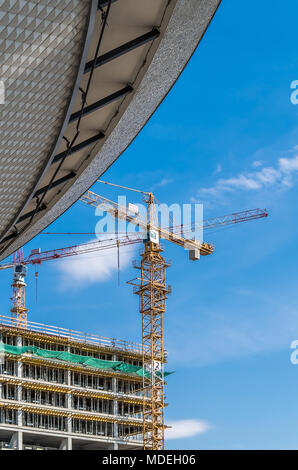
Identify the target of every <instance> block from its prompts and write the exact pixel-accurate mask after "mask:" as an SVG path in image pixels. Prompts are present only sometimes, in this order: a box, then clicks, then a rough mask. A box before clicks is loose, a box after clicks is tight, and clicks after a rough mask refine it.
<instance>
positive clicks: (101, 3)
mask: <svg viewBox="0 0 298 470" xmlns="http://www.w3.org/2000/svg"><path fill="white" fill-rule="evenodd" d="M115 2H117V0H111V3H115ZM109 3H110V0H98V9H99V10H101V9H102V8H104V7H107V6H108V4H109Z"/></svg>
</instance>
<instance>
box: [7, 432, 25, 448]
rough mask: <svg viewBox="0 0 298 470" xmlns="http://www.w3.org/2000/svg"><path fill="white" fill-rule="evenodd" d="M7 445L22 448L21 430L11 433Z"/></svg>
mask: <svg viewBox="0 0 298 470" xmlns="http://www.w3.org/2000/svg"><path fill="white" fill-rule="evenodd" d="M9 446H10V447H11V448H12V449H17V450H23V431H16V432H15V433H13V435H12V438H11V439H10V443H9Z"/></svg>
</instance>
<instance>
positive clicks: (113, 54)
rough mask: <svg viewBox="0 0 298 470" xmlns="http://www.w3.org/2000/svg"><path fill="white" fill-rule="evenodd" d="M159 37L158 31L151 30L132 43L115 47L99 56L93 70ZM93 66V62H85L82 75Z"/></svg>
mask: <svg viewBox="0 0 298 470" xmlns="http://www.w3.org/2000/svg"><path fill="white" fill-rule="evenodd" d="M158 36H160V32H159V31H158V29H157V28H153V29H152V30H151V31H149V33H146V34H143V35H142V36H139V37H137V38H136V39H133V40H132V41H129V42H127V43H125V44H122V46H119V47H116V49H112V50H111V51H109V52H107V53H106V54H103V55H101V56H99V57H98V58H97V59H96V61H95V68H97V67H100V66H101V65H104V64H107V63H108V62H111V61H112V60H114V59H117V57H120V56H122V55H124V54H127V53H128V52H130V51H133V50H134V49H137V48H138V47H140V46H143V45H144V44H146V43H147V42H150V41H153V40H154V39H156V38H158ZM92 66H93V60H90V62H87V64H86V67H85V71H84V73H88V72H90V70H91V69H92Z"/></svg>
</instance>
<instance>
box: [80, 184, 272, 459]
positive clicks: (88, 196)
mask: <svg viewBox="0 0 298 470" xmlns="http://www.w3.org/2000/svg"><path fill="white" fill-rule="evenodd" d="M98 182H100V183H104V184H107V185H110V186H114V187H118V188H122V189H125V190H131V191H136V192H139V193H142V194H143V199H144V201H145V203H146V205H147V211H146V217H144V218H143V217H141V216H140V215H139V214H138V212H137V211H136V210H135V207H136V206H134V205H132V204H128V207H126V206H123V205H120V204H117V203H116V202H113V201H110V200H109V199H107V198H105V197H103V196H100V195H98V194H96V193H94V192H92V191H87V192H86V193H85V194H84V195H83V196H82V197H81V198H80V200H81V201H82V202H84V203H85V204H87V205H89V206H91V207H95V208H99V209H101V210H102V211H105V212H107V213H109V214H111V215H112V216H113V217H114V218H115V219H120V220H125V221H126V222H130V223H133V224H135V225H136V226H138V227H140V228H142V229H143V230H144V232H145V237H144V250H143V252H142V254H141V262H140V264H139V265H137V264H135V265H134V267H135V268H137V269H138V270H139V272H140V275H139V276H138V277H137V278H135V279H133V280H132V281H129V284H131V285H133V286H134V293H135V294H137V295H138V296H139V311H140V313H141V316H142V354H143V367H144V374H143V438H144V449H145V450H160V449H163V448H164V439H165V437H164V431H165V423H164V408H165V397H164V383H165V382H164V372H163V371H164V367H163V364H164V362H165V356H164V345H163V316H164V313H165V311H166V300H167V298H168V295H169V293H170V289H169V287H168V286H167V283H166V268H167V267H168V266H169V264H168V263H167V262H166V261H165V259H164V257H163V256H162V252H163V248H162V246H161V244H160V239H164V240H168V241H170V242H172V243H174V244H176V245H178V246H181V247H184V248H185V249H187V250H188V251H189V257H190V259H191V260H198V259H199V258H200V256H207V255H210V254H211V253H213V251H214V246H213V245H211V244H208V243H205V242H199V241H197V240H195V239H193V238H186V237H184V236H181V228H183V234H185V233H189V232H191V230H192V229H193V226H192V225H190V226H189V227H184V226H181V225H180V226H172V227H169V228H170V230H167V229H165V228H163V227H161V226H160V225H158V220H157V214H156V208H155V197H154V195H153V193H152V192H145V191H140V190H134V189H131V188H126V187H123V186H119V185H116V184H112V183H107V182H105V181H100V180H99V181H98ZM267 215H268V213H267V211H266V210H261V209H255V210H252V211H243V212H240V213H234V214H231V215H229V216H224V217H222V218H220V217H218V218H214V219H209V220H207V221H204V224H203V228H204V229H210V228H214V227H216V226H223V225H231V224H234V223H239V222H244V221H249V220H255V219H259V218H263V217H266V216H267ZM146 371H147V372H149V373H147V374H146V373H145V372H146ZM148 397H149V398H150V400H149V403H150V405H149V406H148V400H146V398H148Z"/></svg>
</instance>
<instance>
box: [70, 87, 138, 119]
mask: <svg viewBox="0 0 298 470" xmlns="http://www.w3.org/2000/svg"><path fill="white" fill-rule="evenodd" d="M132 91H133V88H132V87H131V86H130V85H128V86H126V87H124V88H122V89H121V90H118V91H116V92H115V93H112V94H111V95H108V96H106V97H105V98H102V99H101V100H99V101H96V102H95V103H92V104H90V105H89V106H86V108H84V109H83V111H82V112H81V111H77V112H75V113H73V114H72V115H71V116H70V119H69V122H73V121H77V120H78V119H79V117H80V116H81V115H82V116H86V115H87V114H90V113H94V111H97V110H98V109H101V108H103V107H104V106H107V105H108V104H110V103H113V101H116V100H119V98H122V97H123V96H126V95H128V93H131V92H132Z"/></svg>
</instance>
